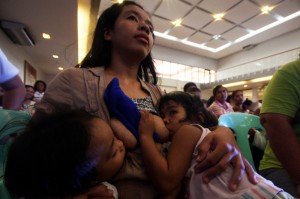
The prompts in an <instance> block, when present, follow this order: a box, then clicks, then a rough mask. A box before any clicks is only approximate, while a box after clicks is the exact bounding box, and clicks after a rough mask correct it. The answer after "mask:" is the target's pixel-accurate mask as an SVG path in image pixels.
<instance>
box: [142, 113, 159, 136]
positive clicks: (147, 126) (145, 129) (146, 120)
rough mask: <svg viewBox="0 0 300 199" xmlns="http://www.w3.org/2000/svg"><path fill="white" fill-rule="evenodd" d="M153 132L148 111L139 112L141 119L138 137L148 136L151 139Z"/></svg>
mask: <svg viewBox="0 0 300 199" xmlns="http://www.w3.org/2000/svg"><path fill="white" fill-rule="evenodd" d="M154 131H155V125H154V118H153V115H152V114H151V113H149V111H146V110H141V119H140V124H139V133H140V135H145V136H149V137H151V139H152V136H153V133H154Z"/></svg>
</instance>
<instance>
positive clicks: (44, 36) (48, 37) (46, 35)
mask: <svg viewBox="0 0 300 199" xmlns="http://www.w3.org/2000/svg"><path fill="white" fill-rule="evenodd" d="M42 35H43V38H44V39H51V36H50V34H47V33H43V34H42Z"/></svg>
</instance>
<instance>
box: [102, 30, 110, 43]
mask: <svg viewBox="0 0 300 199" xmlns="http://www.w3.org/2000/svg"><path fill="white" fill-rule="evenodd" d="M104 40H106V41H110V40H111V30H110V29H108V28H106V29H105V30H104Z"/></svg>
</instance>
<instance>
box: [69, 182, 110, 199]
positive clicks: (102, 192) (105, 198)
mask: <svg viewBox="0 0 300 199" xmlns="http://www.w3.org/2000/svg"><path fill="white" fill-rule="evenodd" d="M72 199H114V196H113V191H112V190H110V189H108V188H107V186H105V185H103V184H99V185H97V186H95V187H93V188H91V189H90V190H89V191H88V192H86V193H84V194H81V195H78V196H74V197H72Z"/></svg>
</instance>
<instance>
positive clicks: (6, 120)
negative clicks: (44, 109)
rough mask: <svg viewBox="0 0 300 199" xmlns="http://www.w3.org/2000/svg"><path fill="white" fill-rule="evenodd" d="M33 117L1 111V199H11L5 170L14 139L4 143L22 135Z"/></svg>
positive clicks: (24, 113)
mask: <svg viewBox="0 0 300 199" xmlns="http://www.w3.org/2000/svg"><path fill="white" fill-rule="evenodd" d="M30 118H31V116H30V115H29V113H27V112H21V111H11V110H0V198H1V199H11V198H12V197H11V196H10V194H9V193H8V191H7V189H6V187H5V186H4V170H5V163H6V158H7V152H8V149H9V146H10V145H11V143H12V139H9V140H7V141H6V142H4V139H5V138H6V137H7V136H10V137H12V136H17V135H18V134H19V133H21V132H22V131H23V130H24V128H25V126H26V124H27V123H28V121H29V120H30Z"/></svg>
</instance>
